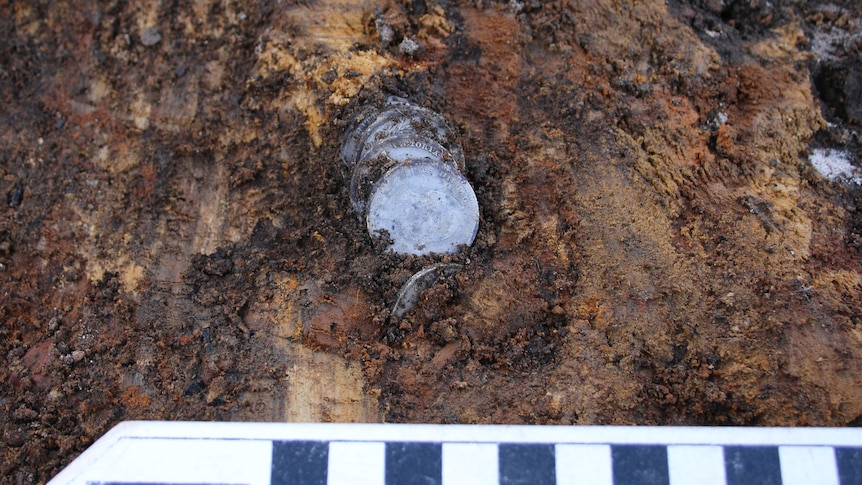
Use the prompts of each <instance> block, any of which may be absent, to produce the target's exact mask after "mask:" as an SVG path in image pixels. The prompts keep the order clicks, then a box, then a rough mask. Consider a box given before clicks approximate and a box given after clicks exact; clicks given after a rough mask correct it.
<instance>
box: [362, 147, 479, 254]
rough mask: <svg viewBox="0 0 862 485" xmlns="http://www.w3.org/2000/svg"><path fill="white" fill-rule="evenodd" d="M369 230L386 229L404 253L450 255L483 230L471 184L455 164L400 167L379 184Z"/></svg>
mask: <svg viewBox="0 0 862 485" xmlns="http://www.w3.org/2000/svg"><path fill="white" fill-rule="evenodd" d="M366 223H367V226H368V231H369V232H370V233H371V234H381V233H383V232H384V231H385V232H387V233H388V235H389V238H390V240H391V241H392V244H391V246H390V249H392V250H393V251H395V252H396V253H400V254H415V255H424V254H431V253H438V254H449V253H454V252H456V251H457V250H458V246H460V245H462V244H463V245H468V246H469V245H470V244H472V243H473V240H474V239H475V238H476V231H477V230H478V229H479V203H478V201H477V200H476V194H475V192H473V187H471V186H470V183H469V182H468V181H467V179H466V178H465V177H464V176H463V175H462V174H461V172H460V171H459V170H457V169H456V168H454V167H453V166H452V165H451V164H448V163H445V162H440V161H433V160H421V161H410V162H406V163H404V164H399V165H396V166H394V167H392V168H390V169H389V171H388V172H386V174H385V175H384V176H383V177H382V178H381V179H380V180H379V181H378V182H377V184H376V186H375V187H374V190H373V191H372V193H371V198H370V199H369V202H368V207H367V212H366Z"/></svg>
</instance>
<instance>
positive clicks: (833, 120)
mask: <svg viewBox="0 0 862 485" xmlns="http://www.w3.org/2000/svg"><path fill="white" fill-rule="evenodd" d="M0 32H3V34H4V35H2V36H0V97H2V99H0V106H2V109H0V195H2V197H3V198H2V200H0V202H2V206H0V346H2V348H0V359H2V364H0V408H2V411H3V412H2V413H0V436H2V438H0V442H2V443H5V444H6V445H7V446H3V447H0V449H2V451H0V453H2V456H0V476H2V477H3V478H2V480H0V482H2V483H41V482H45V481H46V480H48V479H50V478H51V477H52V476H53V475H54V474H56V473H57V472H58V471H59V470H60V469H61V468H62V467H63V466H65V465H66V464H67V463H69V462H70V461H71V460H72V459H73V458H74V457H75V456H77V455H78V454H79V453H80V452H81V451H83V450H84V449H85V448H86V447H87V446H88V445H89V444H90V443H92V442H93V441H94V440H95V439H97V438H98V437H99V436H101V435H102V434H103V433H105V432H106V431H107V430H108V429H110V427H111V426H113V425H115V424H116V423H118V422H120V421H122V420H129V419H165V420H246V421H250V420H255V421H372V422H374V421H390V422H434V423H535V424H561V425H569V424H635V423H636V424H666V425H683V424H685V425H767V426H805V425H818V426H855V425H860V424H862V202H860V200H862V188H860V186H859V185H856V184H854V183H852V182H846V181H844V182H842V181H840V180H838V181H830V180H828V179H826V178H824V177H823V176H822V175H820V174H819V173H818V172H817V171H816V170H815V169H814V168H813V167H812V165H811V163H809V159H808V157H809V155H810V154H811V153H812V150H814V149H832V150H840V151H844V152H846V153H847V154H848V157H849V158H850V159H851V161H853V162H854V163H856V164H857V170H858V162H859V160H860V158H862V144H860V133H862V61H860V59H862V33H860V32H862V8H860V7H859V6H858V2H855V1H852V0H843V1H833V2H798V1H793V0H773V1H771V2H765V1H760V0H723V1H722V0H696V1H692V2H681V1H677V0H671V1H670V2H667V3H665V2H661V1H658V0H648V1H637V2H605V1H603V0H586V1H575V2H538V1H532V0H526V1H515V0H513V1H511V2H508V3H499V2H488V1H485V0H477V1H473V2H470V1H463V2H460V1H453V2H447V1H445V0H441V1H439V2H437V3H435V2H434V1H432V0H414V1H410V0H405V1H403V2H402V1H392V0H381V1H380V2H376V3H374V2H372V3H368V2H359V1H354V0H320V1H317V2H296V3H293V2H289V1H287V2H266V1H259V2H255V1H251V2H239V3H237V2H216V3H208V2H167V1H155V2H142V1H138V0H128V1H109V2H96V1H89V0H71V1H67V2H38V1H3V0H0ZM405 38H408V39H412V40H414V41H416V42H417V43H418V44H419V45H420V46H421V48H420V49H419V50H418V51H413V50H411V49H405V48H399V46H400V45H401V42H402V40H403V39H405ZM389 95H398V96H403V97H406V98H409V99H411V100H412V101H413V102H415V103H417V104H420V105H423V106H426V107H428V108H430V109H433V110H435V111H437V112H439V113H441V114H443V115H444V116H445V117H446V118H447V120H448V121H449V122H450V123H451V124H452V126H454V127H455V128H456V131H457V132H458V133H459V135H460V137H461V144H462V146H463V149H464V152H465V154H466V156H467V176H468V178H469V179H470V181H471V182H472V184H473V186H474V188H475V190H476V194H477V196H478V199H479V205H480V212H481V223H480V229H479V233H478V236H477V239H476V242H475V243H474V244H473V246H472V247H470V248H469V249H467V250H465V251H463V252H462V253H461V254H458V255H453V256H447V257H439V256H427V257H401V256H396V255H393V254H387V253H385V251H384V249H385V241H380V240H373V239H372V238H370V237H369V236H368V235H367V233H366V232H365V227H364V225H363V224H362V223H361V221H360V220H359V219H358V218H357V217H356V216H355V215H354V214H353V213H352V211H351V205H350V199H349V194H348V186H349V183H348V179H347V177H348V176H349V173H348V170H346V169H345V167H344V166H343V164H342V163H341V162H340V161H339V158H338V153H339V149H340V145H341V140H342V136H343V134H344V130H345V128H346V125H347V124H348V122H349V120H351V116H352V115H353V114H354V113H356V110H357V109H359V108H360V107H361V106H362V105H363V104H365V103H369V102H380V101H381V100H382V99H384V98H385V97H386V96H389ZM440 262H451V263H457V264H460V265H462V266H463V269H462V270H461V271H458V272H457V273H456V274H453V275H450V276H446V277H444V278H441V279H440V280H439V281H437V283H436V284H434V285H433V286H432V287H431V288H429V289H428V290H426V291H425V292H423V293H422V295H421V298H420V301H419V303H418V304H417V305H416V307H414V308H413V309H412V310H410V311H409V312H408V313H407V314H406V315H405V317H404V318H403V319H401V320H400V321H395V319H393V318H391V316H390V313H389V312H390V308H391V306H392V304H393V302H394V301H395V298H396V296H397V293H398V290H399V288H400V286H401V285H402V284H403V283H404V282H405V281H407V280H408V278H410V276H411V275H412V274H414V273H415V272H416V271H419V270H420V269H422V268H424V267H427V266H429V265H432V264H436V263H440Z"/></svg>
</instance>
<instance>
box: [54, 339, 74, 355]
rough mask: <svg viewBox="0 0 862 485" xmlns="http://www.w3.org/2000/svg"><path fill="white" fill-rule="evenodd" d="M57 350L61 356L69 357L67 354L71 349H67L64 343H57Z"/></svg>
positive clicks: (67, 346)
mask: <svg viewBox="0 0 862 485" xmlns="http://www.w3.org/2000/svg"><path fill="white" fill-rule="evenodd" d="M57 350H58V351H59V352H60V353H61V354H62V355H69V353H70V352H71V351H72V349H71V348H69V344H67V343H66V342H59V343H58V344H57Z"/></svg>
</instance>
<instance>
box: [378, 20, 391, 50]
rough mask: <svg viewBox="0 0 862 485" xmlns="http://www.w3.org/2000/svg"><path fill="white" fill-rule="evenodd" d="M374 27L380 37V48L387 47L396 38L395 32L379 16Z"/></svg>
mask: <svg viewBox="0 0 862 485" xmlns="http://www.w3.org/2000/svg"><path fill="white" fill-rule="evenodd" d="M374 27H375V28H376V29H377V34H378V35H379V36H380V46H381V47H386V46H388V45H389V44H390V43H391V42H392V39H394V38H395V31H394V30H392V27H390V26H389V24H387V23H386V20H385V19H384V18H383V17H382V16H379V17H377V18H376V19H374Z"/></svg>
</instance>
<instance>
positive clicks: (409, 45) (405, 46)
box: [398, 37, 422, 57]
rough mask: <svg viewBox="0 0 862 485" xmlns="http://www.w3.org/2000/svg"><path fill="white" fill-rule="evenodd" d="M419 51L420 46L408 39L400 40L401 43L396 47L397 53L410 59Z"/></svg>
mask: <svg viewBox="0 0 862 485" xmlns="http://www.w3.org/2000/svg"><path fill="white" fill-rule="evenodd" d="M421 49H422V46H421V45H419V43H418V42H416V41H415V40H413V39H411V38H410V37H405V38H404V40H402V41H401V43H400V44H399V45H398V51H399V52H401V53H402V54H404V55H407V56H411V57H412V56H415V55H416V54H418V53H419V51H420V50H421Z"/></svg>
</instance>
